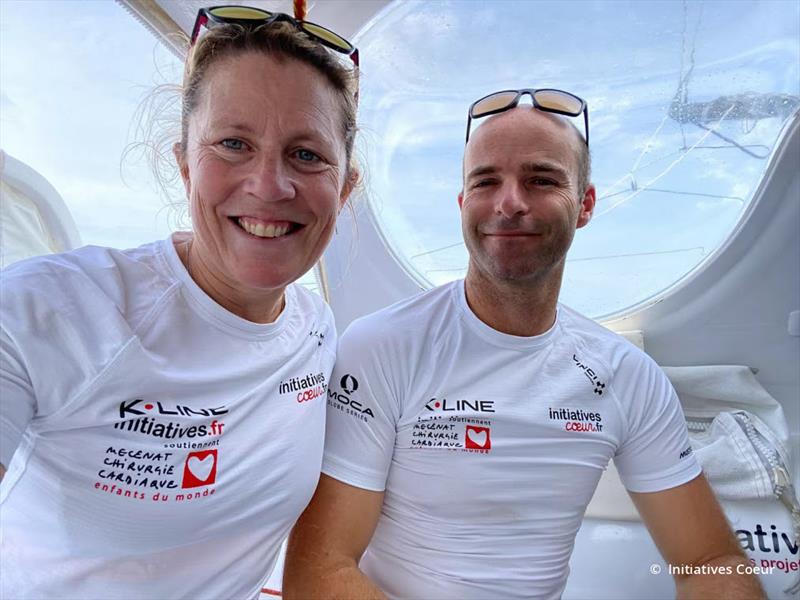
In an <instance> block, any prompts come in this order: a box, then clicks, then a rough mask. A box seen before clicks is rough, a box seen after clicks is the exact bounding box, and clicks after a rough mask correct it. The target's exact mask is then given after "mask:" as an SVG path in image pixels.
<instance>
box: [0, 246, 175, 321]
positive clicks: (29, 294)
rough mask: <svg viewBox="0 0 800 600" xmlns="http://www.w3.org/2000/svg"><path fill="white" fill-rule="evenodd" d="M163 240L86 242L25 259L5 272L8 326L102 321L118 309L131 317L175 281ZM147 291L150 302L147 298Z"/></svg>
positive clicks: (4, 305)
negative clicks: (118, 244) (162, 252)
mask: <svg viewBox="0 0 800 600" xmlns="http://www.w3.org/2000/svg"><path fill="white" fill-rule="evenodd" d="M160 260H161V259H160V257H159V250H158V244H148V245H145V246H141V247H139V248H134V249H131V250H117V249H113V248H103V247H98V246H85V247H83V248H79V249H78V250H73V251H71V252H64V253H60V254H50V255H45V256H40V257H35V258H31V259H28V260H24V261H20V262H19V263H15V264H13V265H11V266H9V267H8V268H7V269H5V270H3V272H2V286H3V303H2V310H3V313H4V319H3V321H4V326H5V325H7V324H12V325H19V324H21V323H24V322H26V321H29V320H35V319H39V320H44V321H45V322H47V321H48V320H51V319H72V320H81V319H86V320H88V321H92V320H99V319H101V315H102V314H104V313H106V312H108V311H113V312H115V313H116V314H118V315H120V316H123V317H124V318H126V320H128V321H131V320H133V321H135V320H136V318H137V317H141V316H142V315H140V314H139V313H140V312H141V311H142V310H147V309H148V307H149V306H152V298H153V295H159V294H161V293H163V292H165V291H166V290H167V289H168V288H169V286H170V284H171V283H172V282H171V281H169V278H168V277H167V276H166V275H165V274H164V271H165V269H164V268H163V266H161V262H160ZM142 290H146V291H147V296H148V299H149V300H150V301H149V302H146V303H142V300H141V291H142Z"/></svg>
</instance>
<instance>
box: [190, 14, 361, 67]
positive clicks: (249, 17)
mask: <svg viewBox="0 0 800 600" xmlns="http://www.w3.org/2000/svg"><path fill="white" fill-rule="evenodd" d="M281 21H285V22H287V23H291V24H292V25H294V26H295V27H296V28H297V29H298V30H299V31H302V32H303V33H305V34H306V35H307V36H308V37H310V38H311V39H313V40H314V41H316V42H319V43H320V44H322V45H323V46H326V47H327V48H330V49H331V50H335V51H336V52H341V53H342V54H346V55H347V56H349V57H350V59H351V60H352V61H353V64H354V65H355V66H356V67H358V49H357V48H356V47H355V46H353V44H351V43H350V42H348V41H347V40H346V39H344V38H343V37H342V36H340V35H338V34H336V33H334V32H333V31H331V30H330V29H325V28H324V27H323V26H322V25H317V24H316V23H309V22H308V21H301V20H298V19H295V18H294V17H292V16H290V15H287V14H285V13H278V12H269V11H266V10H262V9H260V8H252V7H249V6H212V7H210V8H201V9H200V10H199V11H197V19H196V20H195V22H194V28H193V29H192V37H191V41H190V45H194V43H195V41H197V37H198V36H199V35H200V29H201V28H202V27H206V29H211V28H213V27H214V26H215V25H223V24H226V23H235V24H237V25H249V26H252V27H258V26H259V25H268V24H270V23H278V22H281Z"/></svg>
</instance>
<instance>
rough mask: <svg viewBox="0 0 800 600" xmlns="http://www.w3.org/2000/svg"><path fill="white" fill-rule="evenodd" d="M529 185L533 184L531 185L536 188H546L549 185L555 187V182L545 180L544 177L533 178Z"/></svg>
mask: <svg viewBox="0 0 800 600" xmlns="http://www.w3.org/2000/svg"><path fill="white" fill-rule="evenodd" d="M531 183H533V185H537V186H540V187H541V186H545V187H547V186H551V185H556V182H555V181H553V180H552V179H545V178H544V177H534V178H533V179H532V180H531Z"/></svg>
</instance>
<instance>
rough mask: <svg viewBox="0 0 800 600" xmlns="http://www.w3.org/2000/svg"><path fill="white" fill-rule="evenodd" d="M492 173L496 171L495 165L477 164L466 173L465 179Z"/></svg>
mask: <svg viewBox="0 0 800 600" xmlns="http://www.w3.org/2000/svg"><path fill="white" fill-rule="evenodd" d="M492 173H497V167H492V166H491V165H483V166H478V167H475V168H474V169H472V170H471V171H470V172H469V173H467V179H472V178H473V177H480V176H481V175H491V174H492Z"/></svg>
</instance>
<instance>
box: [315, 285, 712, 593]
mask: <svg viewBox="0 0 800 600" xmlns="http://www.w3.org/2000/svg"><path fill="white" fill-rule="evenodd" d="M610 459H614V461H615V464H616V467H617V469H618V470H619V473H620V476H621V478H622V481H623V482H624V483H625V485H626V487H627V488H628V489H629V490H631V491H634V492H653V491H658V490H663V489H667V488H671V487H674V486H677V485H680V484H683V483H685V482H687V481H689V480H691V479H693V478H694V477H696V476H697V475H698V474H699V473H700V468H699V466H698V464H697V462H696V461H695V459H694V457H693V455H692V453H691V450H690V449H689V440H688V435H687V431H686V425H685V422H684V418H683V414H682V411H681V408H680V405H679V403H678V399H677V396H676V395H675V392H674V391H673V389H672V387H671V386H670V384H669V381H668V380H667V378H666V376H665V375H664V374H663V373H662V371H661V370H660V369H659V368H658V366H657V365H656V364H655V363H654V362H653V361H652V360H651V359H649V358H648V357H647V356H646V355H645V354H644V353H642V352H640V351H639V350H638V349H636V348H635V347H634V346H632V345H631V344H629V343H628V342H626V341H624V340H623V339H622V338H620V337H619V336H617V335H616V334H614V333H612V332H610V331H608V330H606V329H604V328H603V327H601V326H599V325H597V324H596V323H594V322H592V321H590V320H588V319H586V318H584V317H582V316H580V315H578V314H577V313H575V312H574V311H572V310H570V309H569V308H567V307H565V306H559V308H558V317H557V319H556V322H555V324H554V325H553V327H552V328H551V329H550V330H549V331H547V332H546V333H544V334H543V335H540V336H536V337H516V336H511V335H506V334H503V333H500V332H498V331H495V330H494V329H492V328H490V327H489V326H487V325H486V324H484V323H483V322H482V321H480V320H479V319H478V318H477V317H476V316H475V315H474V314H473V313H472V311H471V310H470V308H469V306H468V304H467V302H466V298H465V296H464V283H463V281H458V282H454V283H451V284H448V285H445V286H442V287H440V288H437V289H435V290H432V291H430V292H427V293H424V294H421V295H419V296H417V297H415V298H412V299H410V300H407V301H404V302H401V303H399V304H396V305H394V306H391V307H389V308H387V309H384V310H382V311H379V312H377V313H375V314H373V315H370V316H368V317H365V318H362V319H359V320H357V321H355V322H354V323H353V324H352V325H351V326H350V327H349V328H348V330H347V332H346V333H345V334H344V335H343V336H342V339H341V342H340V345H339V352H338V358H337V362H336V368H335V369H334V374H333V376H332V378H331V386H330V387H329V390H328V423H327V432H326V441H325V458H324V460H323V467H322V470H323V472H324V473H326V474H327V475H330V476H331V477H334V478H336V479H338V480H340V481H343V482H345V483H348V484H350V485H354V486H357V487H360V488H363V489H368V490H375V491H381V490H385V497H384V503H383V509H382V512H381V516H380V518H379V521H378V525H377V529H376V531H375V534H374V536H373V538H372V541H371V542H370V544H369V546H368V548H367V550H366V552H365V554H364V556H363V558H362V560H361V563H360V567H361V569H362V570H363V571H364V572H365V573H366V574H367V575H368V576H369V577H370V578H371V579H372V580H373V581H374V582H375V583H377V585H378V586H379V587H380V588H381V589H382V590H384V591H385V592H386V593H387V594H388V596H389V597H391V598H531V597H536V598H558V597H559V596H560V594H561V592H562V591H563V588H564V585H565V582H566V577H567V574H568V570H569V567H568V564H569V557H570V554H571V552H572V547H573V542H574V539H575V535H576V533H577V531H578V528H579V527H580V524H581V520H582V517H583V513H584V510H585V508H586V505H587V504H588V502H589V500H590V499H591V497H592V494H593V493H594V489H595V487H596V485H597V482H598V480H599V478H600V475H601V473H602V472H603V470H604V469H605V468H606V466H607V464H608V462H609V460H610Z"/></svg>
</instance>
